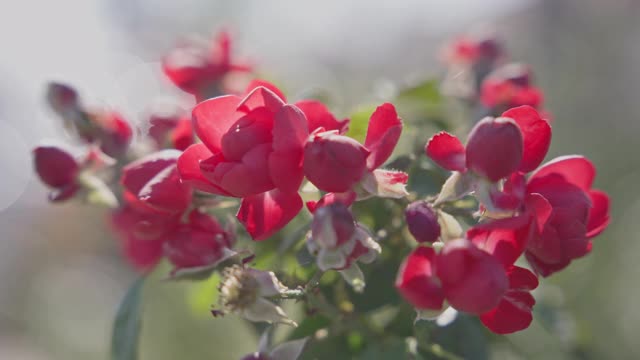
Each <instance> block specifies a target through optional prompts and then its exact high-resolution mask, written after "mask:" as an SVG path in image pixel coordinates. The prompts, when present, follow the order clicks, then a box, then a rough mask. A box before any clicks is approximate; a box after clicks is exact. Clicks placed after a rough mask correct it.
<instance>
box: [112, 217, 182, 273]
mask: <svg viewBox="0 0 640 360" xmlns="http://www.w3.org/2000/svg"><path fill="white" fill-rule="evenodd" d="M181 215H182V214H166V213H158V212H150V211H144V210H143V209H139V208H134V207H132V206H130V205H125V206H124V207H122V208H121V209H119V210H116V211H114V212H112V213H111V224H112V226H113V228H114V230H115V232H116V234H117V235H119V238H120V240H121V244H122V249H123V252H124V254H125V256H126V257H127V259H128V260H129V262H130V263H131V264H132V265H133V266H134V267H135V268H136V269H138V270H140V271H147V270H150V269H151V268H152V267H153V266H154V265H155V264H157V263H158V261H160V259H161V258H162V254H163V246H164V243H165V241H166V240H167V239H168V236H169V234H171V232H173V231H174V230H175V229H176V228H177V227H178V225H179V223H180V216H181Z"/></svg>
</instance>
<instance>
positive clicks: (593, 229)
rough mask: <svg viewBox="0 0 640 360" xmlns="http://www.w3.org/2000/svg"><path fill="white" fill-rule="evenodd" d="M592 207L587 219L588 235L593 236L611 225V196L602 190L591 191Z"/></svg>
mask: <svg viewBox="0 0 640 360" xmlns="http://www.w3.org/2000/svg"><path fill="white" fill-rule="evenodd" d="M589 197H590V198H591V204H592V208H591V210H590V211H589V220H588V221H587V237H588V238H592V237H595V236H598V235H600V233H602V232H603V231H604V229H606V228H607V226H608V225H609V220H610V218H609V207H610V202H611V201H610V200H609V196H608V195H607V194H606V193H605V192H603V191H600V190H591V191H589Z"/></svg>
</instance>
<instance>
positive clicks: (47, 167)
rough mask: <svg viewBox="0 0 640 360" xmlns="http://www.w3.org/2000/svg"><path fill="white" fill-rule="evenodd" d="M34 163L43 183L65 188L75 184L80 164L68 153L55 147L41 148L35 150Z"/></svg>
mask: <svg viewBox="0 0 640 360" xmlns="http://www.w3.org/2000/svg"><path fill="white" fill-rule="evenodd" d="M33 163H34V167H35V170H36V172H37V173H38V176H40V179H41V180H42V182H43V183H45V184H47V185H49V186H51V187H64V186H67V185H70V184H71V183H73V182H74V181H75V179H76V175H77V174H78V170H79V167H78V163H77V162H76V160H75V159H74V158H73V156H71V154H69V153H68V152H66V151H64V150H62V149H59V148H57V147H54V146H39V147H37V148H35V149H34V150H33Z"/></svg>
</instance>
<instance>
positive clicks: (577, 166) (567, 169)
mask: <svg viewBox="0 0 640 360" xmlns="http://www.w3.org/2000/svg"><path fill="white" fill-rule="evenodd" d="M549 174H558V175H561V176H562V177H563V178H564V179H565V180H566V181H568V182H570V183H572V184H574V185H576V186H578V187H579V188H581V189H582V190H589V189H591V184H593V179H594V178H595V177H596V168H595V167H594V166H593V164H592V163H591V161H589V160H588V159H587V158H585V157H584V156H580V155H567V156H561V157H557V158H555V159H553V160H551V161H549V162H548V163H546V164H544V165H542V167H541V168H539V169H538V170H537V171H536V172H534V173H533V175H531V178H530V179H529V181H530V182H531V180H533V179H537V178H541V177H543V176H546V175H549Z"/></svg>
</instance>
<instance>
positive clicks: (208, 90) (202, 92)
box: [162, 31, 251, 100]
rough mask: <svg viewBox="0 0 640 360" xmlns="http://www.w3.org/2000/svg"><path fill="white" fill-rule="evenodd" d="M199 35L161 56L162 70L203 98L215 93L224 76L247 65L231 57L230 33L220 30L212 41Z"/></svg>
mask: <svg viewBox="0 0 640 360" xmlns="http://www.w3.org/2000/svg"><path fill="white" fill-rule="evenodd" d="M198 40H200V39H191V40H190V41H184V42H183V43H181V44H179V45H178V46H177V47H176V48H174V49H173V50H171V52H170V53H169V54H168V55H167V56H165V57H164V59H162V70H163V71H164V73H165V75H166V76H167V77H168V78H169V80H171V81H172V82H173V83H174V84H175V85H176V86H177V87H179V88H180V89H182V90H183V91H185V92H187V93H190V94H193V95H195V96H196V97H197V98H198V99H200V100H204V99H206V98H207V97H209V96H208V95H211V94H216V95H219V94H220V93H221V92H222V91H221V89H222V87H223V86H222V81H223V80H224V77H225V76H226V75H227V74H229V73H232V72H249V71H251V67H250V66H248V65H245V64H239V63H236V62H234V61H233V60H232V59H231V37H230V36H229V34H228V33H227V32H224V31H222V32H220V33H219V34H218V36H217V37H216V38H215V39H214V41H213V43H212V44H208V43H206V41H198Z"/></svg>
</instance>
